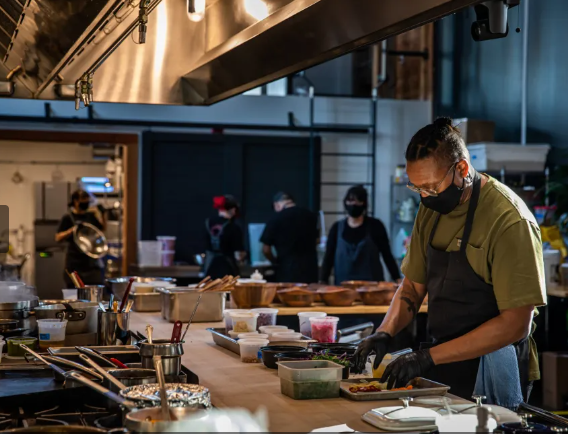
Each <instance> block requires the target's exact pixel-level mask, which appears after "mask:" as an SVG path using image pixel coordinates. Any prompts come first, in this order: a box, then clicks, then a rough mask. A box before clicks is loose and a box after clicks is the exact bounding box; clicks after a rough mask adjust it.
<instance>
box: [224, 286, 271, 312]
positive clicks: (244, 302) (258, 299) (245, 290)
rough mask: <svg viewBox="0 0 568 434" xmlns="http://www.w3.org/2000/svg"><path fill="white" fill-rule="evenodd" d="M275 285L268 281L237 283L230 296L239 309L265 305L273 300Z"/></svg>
mask: <svg viewBox="0 0 568 434" xmlns="http://www.w3.org/2000/svg"><path fill="white" fill-rule="evenodd" d="M276 290H277V286H276V285H274V284H270V283H237V284H236V285H235V288H234V289H233V290H232V291H231V297H232V298H233V300H234V301H235V303H236V305H237V307H239V308H240V309H250V308H252V307H267V306H268V305H269V304H270V303H272V302H273V301H274V297H275V296H276Z"/></svg>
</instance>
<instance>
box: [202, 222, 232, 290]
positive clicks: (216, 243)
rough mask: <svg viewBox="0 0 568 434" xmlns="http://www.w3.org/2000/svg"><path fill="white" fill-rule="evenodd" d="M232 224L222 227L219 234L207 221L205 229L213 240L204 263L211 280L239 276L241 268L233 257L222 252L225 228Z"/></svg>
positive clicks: (226, 223)
mask: <svg viewBox="0 0 568 434" xmlns="http://www.w3.org/2000/svg"><path fill="white" fill-rule="evenodd" d="M229 223H230V220H229V221H227V222H225V223H224V224H223V226H221V228H220V230H219V231H218V232H214V231H213V228H212V227H211V225H210V224H209V219H207V220H206V221H205V227H206V228H207V232H208V233H209V237H210V240H211V250H208V251H206V252H205V260H204V262H203V270H204V272H205V275H206V276H210V277H211V279H221V278H223V277H225V276H229V275H230V276H238V275H239V266H238V265H237V261H236V259H235V258H234V257H232V256H227V255H225V254H224V253H223V251H222V250H221V237H222V236H223V231H224V229H225V227H226V226H227V225H228V224H229Z"/></svg>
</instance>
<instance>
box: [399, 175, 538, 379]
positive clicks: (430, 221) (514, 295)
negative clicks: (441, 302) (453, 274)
mask: <svg viewBox="0 0 568 434" xmlns="http://www.w3.org/2000/svg"><path fill="white" fill-rule="evenodd" d="M468 206H469V201H468V202H466V203H463V204H460V205H459V206H458V207H457V208H456V209H455V210H454V211H452V212H451V213H449V214H447V215H442V216H441V217H440V222H439V223H438V227H437V229H436V233H435V234H434V238H433V240H432V247H434V248H435V249H437V250H445V251H447V252H452V251H457V250H459V246H460V244H461V237H462V235H463V230H464V226H465V219H466V214H467V209H468ZM436 216H437V213H436V212H434V211H432V210H431V209H428V208H426V207H424V206H422V205H420V209H419V210H418V215H417V216H416V221H415V224H414V229H413V231H412V236H411V240H410V246H409V247H408V253H407V255H406V257H405V258H404V261H403V263H402V273H403V274H404V275H405V276H406V277H407V278H408V279H410V280H412V281H414V282H417V283H421V284H425V283H426V249H427V246H428V240H429V237H430V233H431V232H432V228H433V226H434V221H435V220H436ZM466 255H467V259H468V261H469V264H470V265H471V267H472V268H473V270H474V271H475V272H476V273H477V275H479V276H480V277H481V278H483V279H484V280H485V282H487V283H488V284H490V285H493V290H494V292H495V298H496V300H497V306H498V307H499V310H504V309H512V308H516V307H522V306H528V305H535V306H543V305H545V304H546V287H545V283H544V264H543V256H542V241H541V235H540V228H539V226H538V224H537V223H536V220H535V218H534V216H533V214H532V212H531V211H530V210H529V208H528V207H527V206H526V204H525V203H524V202H523V200H522V199H521V198H519V197H518V196H517V195H516V194H515V193H513V191H511V190H510V189H509V188H508V187H507V186H505V185H503V184H501V183H500V182H499V181H497V180H495V179H494V178H491V177H489V180H488V181H487V183H486V184H485V185H484V186H483V188H482V189H481V192H480V195H479V202H478V205H477V209H476V211H475V216H474V221H473V228H472V230H471V235H470V237H469V241H468V245H467V247H466ZM426 289H427V288H426ZM533 331H534V324H533ZM530 352H531V357H530V367H529V369H530V373H529V376H530V380H537V379H539V378H540V372H539V366H538V354H537V351H536V345H535V343H534V341H533V339H532V337H531V338H530Z"/></svg>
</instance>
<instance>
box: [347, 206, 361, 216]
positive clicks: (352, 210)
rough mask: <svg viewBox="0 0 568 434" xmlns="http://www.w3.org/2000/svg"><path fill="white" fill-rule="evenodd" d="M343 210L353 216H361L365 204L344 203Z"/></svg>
mask: <svg viewBox="0 0 568 434" xmlns="http://www.w3.org/2000/svg"><path fill="white" fill-rule="evenodd" d="M345 211H347V214H349V215H350V216H351V217H353V218H357V217H361V216H362V215H363V213H364V212H365V205H347V204H345Z"/></svg>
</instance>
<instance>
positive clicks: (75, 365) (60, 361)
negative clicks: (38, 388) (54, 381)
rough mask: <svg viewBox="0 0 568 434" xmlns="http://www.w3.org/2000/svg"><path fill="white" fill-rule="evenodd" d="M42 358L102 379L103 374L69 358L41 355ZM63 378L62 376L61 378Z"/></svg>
mask: <svg viewBox="0 0 568 434" xmlns="http://www.w3.org/2000/svg"><path fill="white" fill-rule="evenodd" d="M43 358H44V359H45V360H47V361H48V362H51V363H55V364H56V365H61V366H66V367H68V368H72V369H76V370H78V371H81V372H84V373H86V374H88V375H92V376H93V377H96V378H98V379H99V380H102V379H103V376H102V375H101V374H99V373H97V372H96V371H94V370H93V369H90V368H87V367H85V366H83V365H81V364H79V363H75V362H73V361H71V360H67V359H64V358H63V357H57V356H43ZM63 379H64V378H62V380H63Z"/></svg>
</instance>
